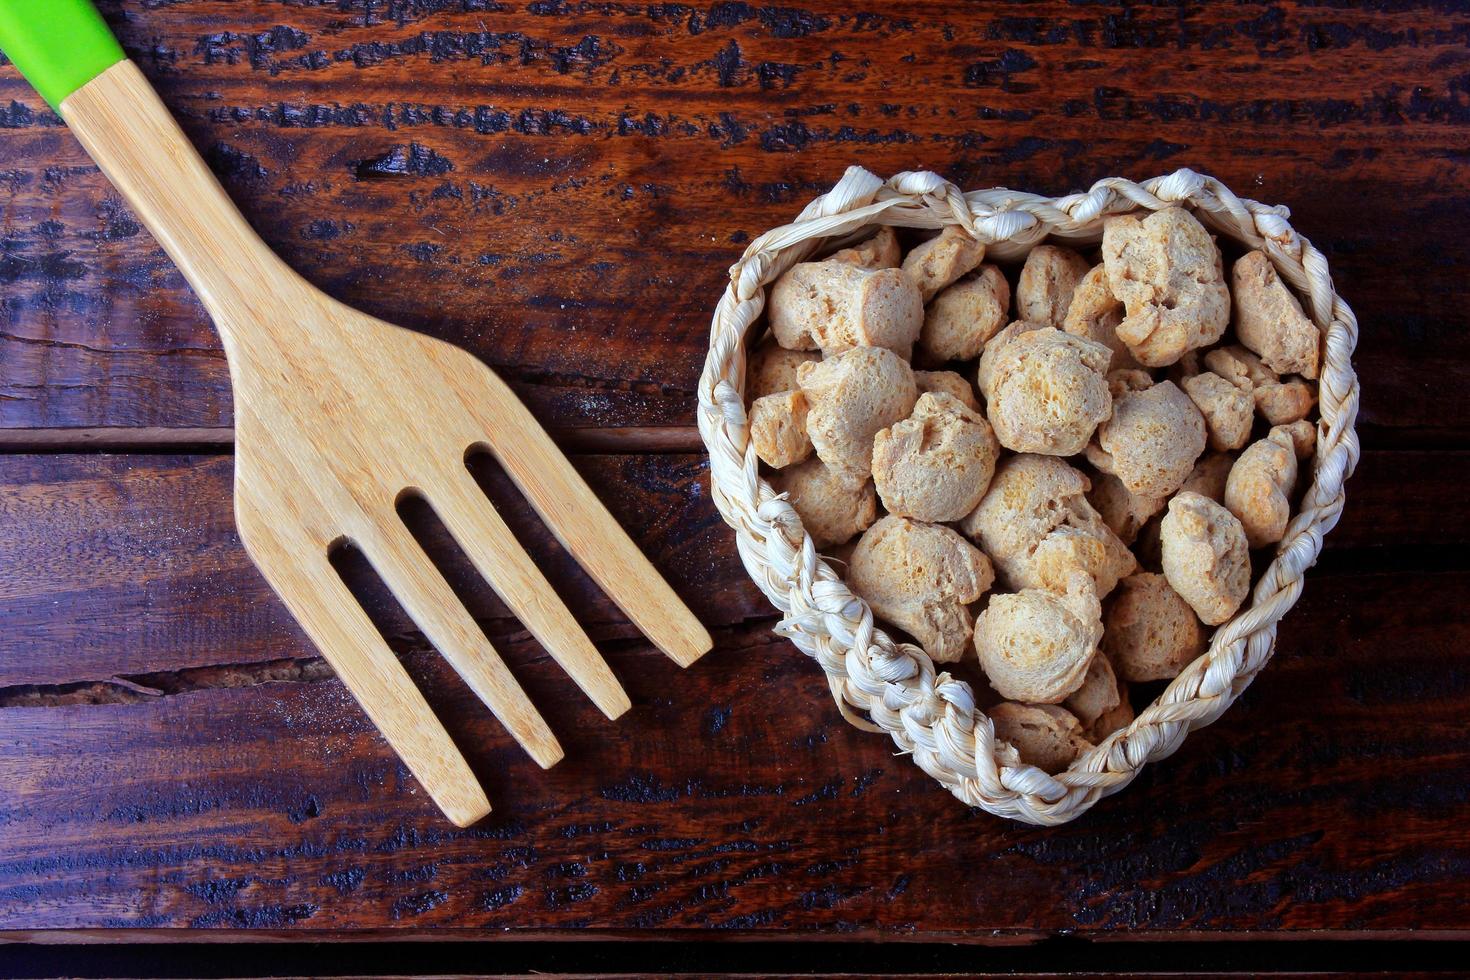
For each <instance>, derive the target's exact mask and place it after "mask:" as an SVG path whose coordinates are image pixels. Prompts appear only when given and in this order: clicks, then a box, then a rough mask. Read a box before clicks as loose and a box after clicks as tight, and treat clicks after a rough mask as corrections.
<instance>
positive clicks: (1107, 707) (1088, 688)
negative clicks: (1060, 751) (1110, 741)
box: [1063, 627, 1123, 727]
mask: <svg viewBox="0 0 1470 980" xmlns="http://www.w3.org/2000/svg"><path fill="white" fill-rule="evenodd" d="M1104 628H1106V627H1104ZM1104 636H1106V633H1105V634H1104ZM1122 702H1123V693H1122V691H1121V690H1120V689H1119V687H1118V675H1117V674H1116V673H1114V672H1113V665H1112V664H1111V663H1110V662H1109V661H1108V658H1107V657H1105V656H1103V655H1102V654H1101V653H1099V654H1098V655H1097V656H1095V657H1093V658H1092V663H1090V664H1088V665H1087V673H1086V674H1085V675H1084V676H1083V678H1082V686H1081V687H1079V688H1077V690H1075V691H1073V692H1072V693H1071V694H1069V695H1067V700H1066V701H1064V702H1063V704H1065V705H1066V707H1067V710H1068V711H1070V712H1072V714H1074V715H1076V716H1077V720H1078V721H1080V722H1082V724H1083V725H1084V726H1088V727H1090V726H1091V725H1092V724H1093V723H1094V722H1096V721H1097V720H1098V719H1099V718H1101V717H1102V716H1103V715H1105V714H1107V713H1108V712H1110V711H1113V710H1115V709H1116V708H1117V707H1118V705H1119V704H1121V703H1122Z"/></svg>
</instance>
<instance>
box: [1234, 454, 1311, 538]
mask: <svg viewBox="0 0 1470 980" xmlns="http://www.w3.org/2000/svg"><path fill="white" fill-rule="evenodd" d="M1295 486H1296V443H1295V441H1294V440H1293V439H1292V433H1291V431H1290V430H1289V429H1288V428H1287V427H1286V426H1284V425H1278V426H1277V427H1275V428H1274V429H1272V430H1271V431H1270V433H1268V434H1267V436H1266V438H1264V439H1260V440H1257V441H1256V442H1253V443H1251V444H1250V445H1249V446H1247V447H1246V449H1245V452H1243V453H1241V454H1240V458H1239V459H1237V460H1236V461H1235V465H1234V466H1232V467H1231V468H1230V477H1229V479H1227V480H1226V482H1225V507H1226V509H1227V510H1229V511H1230V513H1232V514H1234V515H1235V516H1236V517H1237V518H1238V519H1239V520H1240V526H1241V527H1243V528H1244V529H1245V540H1246V542H1247V543H1248V544H1249V545H1250V546H1251V547H1252V548H1264V547H1265V546H1266V545H1268V544H1275V543H1276V542H1278V541H1280V540H1281V538H1282V535H1284V534H1285V533H1286V525H1287V524H1288V523H1289V522H1290V521H1291V491H1292V488H1294V487H1295Z"/></svg>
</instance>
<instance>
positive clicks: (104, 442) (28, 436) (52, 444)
mask: <svg viewBox="0 0 1470 980" xmlns="http://www.w3.org/2000/svg"><path fill="white" fill-rule="evenodd" d="M548 431H549V432H550V433H551V437H552V438H553V439H554V440H555V441H556V443H557V445H558V446H560V447H561V448H562V449H563V450H565V451H567V452H579V453H602V454H609V453H627V454H633V453H695V452H699V453H702V452H704V443H703V442H702V441H701V440H700V438H699V430H698V429H697V428H695V427H694V426H692V425H687V426H684V425H669V426H636V425H634V426H621V427H611V428H596V429H593V428H586V429H557V428H552V429H549V430H548ZM234 449H235V430H234V429H233V428H231V427H226V426H215V427H198V428H175V427H167V426H141V427H137V428H134V427H111V428H75V429H0V453H78V452H115V453H140V452H141V453H147V452H167V453H181V452H188V451H190V450H198V451H201V452H215V453H217V452H233V451H234Z"/></svg>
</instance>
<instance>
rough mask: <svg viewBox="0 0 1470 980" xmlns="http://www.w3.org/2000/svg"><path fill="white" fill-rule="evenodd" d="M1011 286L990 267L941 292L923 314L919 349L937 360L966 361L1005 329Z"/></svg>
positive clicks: (999, 273) (1000, 274)
mask: <svg viewBox="0 0 1470 980" xmlns="http://www.w3.org/2000/svg"><path fill="white" fill-rule="evenodd" d="M1010 307H1011V287H1010V284H1009V283H1007V282H1006V277H1005V275H1004V274H1003V273H1002V272H1001V271H1000V269H998V268H996V267H995V266H993V265H982V266H981V267H980V268H979V269H977V270H975V272H973V273H972V274H970V275H968V276H965V277H964V278H963V279H960V280H959V281H958V282H956V283H954V284H953V285H951V286H947V287H946V288H945V289H943V290H941V291H940V292H939V294H938V295H936V296H935V297H934V299H933V300H932V301H931V302H930V303H929V306H928V308H927V309H926V310H925V311H924V326H923V328H922V329H921V330H920V331H919V349H920V350H922V351H924V352H925V353H926V354H928V355H930V356H931V357H933V358H934V359H935V360H937V361H968V360H969V359H970V358H972V357H978V356H979V355H980V351H981V350H983V349H984V347H985V342H986V341H987V340H989V339H990V338H991V337H994V336H995V334H996V333H997V332H998V331H999V330H1000V328H1001V327H1003V326H1005V322H1006V312H1007V311H1008V310H1009V309H1010Z"/></svg>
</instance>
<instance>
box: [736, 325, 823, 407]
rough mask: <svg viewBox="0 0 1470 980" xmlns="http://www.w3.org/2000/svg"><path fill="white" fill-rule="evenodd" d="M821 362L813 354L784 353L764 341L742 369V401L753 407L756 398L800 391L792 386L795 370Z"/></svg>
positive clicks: (807, 352)
mask: <svg viewBox="0 0 1470 980" xmlns="http://www.w3.org/2000/svg"><path fill="white" fill-rule="evenodd" d="M821 359H822V355H821V354H818V353H817V352H816V351H807V350H787V349H786V348H784V347H782V346H781V345H780V344H778V343H776V341H775V339H774V338H771V337H767V338H766V339H765V340H764V341H762V342H761V343H760V345H759V346H757V347H756V349H755V350H754V351H753V352H751V355H750V361H749V362H748V363H747V364H746V365H745V397H746V398H748V399H749V400H750V402H751V404H752V405H753V404H755V400H756V399H757V398H764V397H765V396H766V395H774V394H776V393H777V392H781V391H795V390H796V389H797V388H799V387H801V386H800V385H798V384H797V383H796V369H797V368H799V367H801V366H802V365H803V364H806V363H807V362H808V361H820V360H821Z"/></svg>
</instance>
